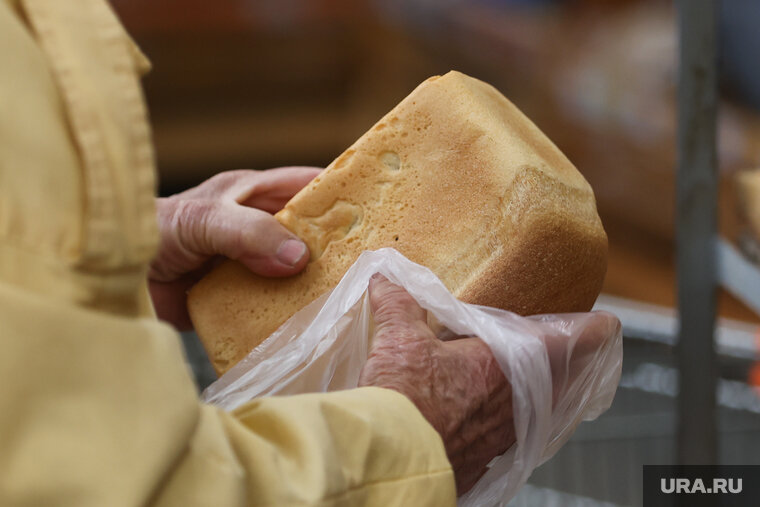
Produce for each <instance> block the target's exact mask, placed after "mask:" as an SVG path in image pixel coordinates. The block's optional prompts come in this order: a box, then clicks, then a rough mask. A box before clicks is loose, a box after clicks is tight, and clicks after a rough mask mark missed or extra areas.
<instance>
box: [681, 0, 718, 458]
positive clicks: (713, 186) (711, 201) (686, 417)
mask: <svg viewBox="0 0 760 507" xmlns="http://www.w3.org/2000/svg"><path fill="white" fill-rule="evenodd" d="M677 7H678V22H679V28H680V30H679V39H680V55H679V60H680V65H679V71H678V79H679V82H678V176H677V178H678V181H677V186H676V206H677V209H676V260H677V274H678V310H679V317H680V318H679V333H678V345H677V356H678V364H679V386H680V391H679V397H678V440H677V453H676V456H677V459H678V463H679V464H682V465H697V464H700V465H709V464H718V463H717V459H718V439H717V422H716V410H715V406H716V403H715V401H716V400H715V396H716V395H715V386H716V374H717V367H716V361H715V350H714V344H713V334H714V328H715V305H716V295H715V291H716V285H717V280H716V261H715V237H716V229H717V186H718V185H717V170H716V163H717V155H716V140H715V129H716V126H715V123H716V110H717V0H677Z"/></svg>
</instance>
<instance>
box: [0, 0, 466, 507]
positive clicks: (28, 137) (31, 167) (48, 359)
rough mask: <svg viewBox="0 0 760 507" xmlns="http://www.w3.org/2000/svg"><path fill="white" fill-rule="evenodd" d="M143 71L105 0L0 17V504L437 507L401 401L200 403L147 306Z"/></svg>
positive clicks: (428, 453) (150, 217)
mask: <svg viewBox="0 0 760 507" xmlns="http://www.w3.org/2000/svg"><path fill="white" fill-rule="evenodd" d="M147 67H148V62H147V60H146V59H145V58H144V56H143V55H142V54H141V53H140V51H139V50H138V49H137V47H136V46H135V45H134V43H133V42H132V41H131V39H130V38H129V37H128V35H127V34H126V33H125V32H124V30H123V28H122V26H121V25H120V24H119V22H118V21H117V19H116V17H115V16H114V14H113V12H112V11H111V8H110V7H109V5H108V4H107V3H106V2H105V1H103V0H0V346H1V348H0V505H2V506H4V507H5V506H55V505H61V506H69V505H70V506H98V507H103V506H108V507H118V506H135V505H182V506H192V505H207V506H219V507H225V506H238V505H278V506H279V505H325V506H328V505H378V506H387V505H410V506H422V505H435V506H440V505H453V504H454V502H455V491H454V489H455V488H454V480H453V474H452V471H451V467H450V465H449V463H448V461H447V459H446V454H445V451H444V449H443V445H442V443H441V440H440V437H439V436H438V434H437V433H436V432H435V431H434V430H433V429H432V427H431V426H430V425H429V424H428V423H427V422H426V421H425V420H424V418H423V417H422V416H421V414H420V413H419V412H418V411H417V410H416V409H415V407H414V406H413V405H412V404H411V403H410V402H409V401H408V400H407V399H406V398H405V397H404V396H402V395H400V394H398V393H395V392H393V391H389V390H385V389H379V388H362V389H355V390H350V391H343V392H338V393H329V394H318V395H314V394H309V395H300V396H292V397H283V398H277V397H273V398H267V399H261V400H254V401H252V402H250V403H249V404H247V405H244V406H242V407H241V408H239V409H238V410H236V411H234V412H231V413H226V412H223V411H221V410H219V409H217V408H215V407H212V406H208V405H203V404H201V403H200V402H199V400H198V395H197V391H196V388H195V386H194V384H193V382H192V379H191V377H190V376H189V373H188V369H187V367H186V365H185V364H184V357H183V352H182V349H181V345H180V340H179V337H178V335H177V333H176V332H175V331H174V330H173V329H172V328H171V327H169V326H167V325H165V324H162V323H160V322H158V321H157V320H156V319H155V317H154V315H153V311H152V308H151V304H150V300H149V298H148V295H147V283H146V273H147V264H148V262H149V261H150V259H151V257H152V256H153V255H154V252H155V250H156V247H157V242H158V232H157V226H156V218H155V209H154V201H153V199H154V194H153V193H154V185H155V183H154V161H153V152H152V147H151V138H150V131H149V128H148V124H147V121H146V111H145V104H144V102H143V99H142V94H141V90H140V85H139V75H140V74H141V73H142V72H144V71H145V70H147Z"/></svg>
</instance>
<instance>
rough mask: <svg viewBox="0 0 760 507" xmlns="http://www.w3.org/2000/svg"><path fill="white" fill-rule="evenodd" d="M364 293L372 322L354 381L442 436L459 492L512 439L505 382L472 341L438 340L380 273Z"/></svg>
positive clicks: (485, 348) (486, 352) (484, 351)
mask: <svg viewBox="0 0 760 507" xmlns="http://www.w3.org/2000/svg"><path fill="white" fill-rule="evenodd" d="M369 291H370V305H371V308H372V312H373V315H374V318H375V323H376V326H377V327H376V331H375V336H374V338H373V341H372V348H371V350H370V355H369V358H368V359H367V363H366V364H365V366H364V369H363V370H362V373H361V377H360V379H359V385H361V386H377V387H385V388H388V389H393V390H394V391H398V392H400V393H401V394H404V395H406V396H407V397H408V398H409V399H410V400H411V401H412V402H413V403H414V404H415V405H416V406H417V408H418V409H419V410H420V412H422V415H423V416H425V418H426V419H427V420H428V422H430V424H431V425H432V426H433V427H434V428H435V429H436V431H438V433H439V434H440V435H441V438H442V439H443V443H444V446H445V447H446V453H447V455H448V457H449V461H450V462H451V466H452V467H453V469H454V475H455V477H456V483H457V492H458V494H460V495H461V494H462V493H464V492H466V491H467V490H469V489H470V488H471V487H472V486H473V485H474V484H475V482H476V481H477V480H478V478H480V476H481V475H482V474H483V473H484V472H485V469H486V465H487V464H488V462H489V461H491V459H493V458H494V457H495V456H498V455H500V454H502V453H504V452H505V451H506V450H507V449H508V448H509V447H510V446H511V445H512V444H513V443H514V441H515V436H514V428H513V425H512V391H511V389H510V386H509V383H508V382H507V379H506V378H505V377H504V374H503V373H502V371H501V369H500V368H499V365H498V364H497V362H496V359H495V358H494V356H493V354H492V353H491V349H489V348H488V346H487V345H486V344H485V343H484V342H483V341H482V340H480V339H479V338H474V337H473V338H460V339H456V340H452V341H445V342H444V341H441V340H439V339H438V338H437V337H436V336H435V334H434V333H433V331H432V330H431V329H430V328H429V327H428V325H427V323H426V313H425V311H424V310H423V309H422V308H420V306H419V305H418V304H417V303H416V302H415V301H414V299H412V297H411V296H410V295H409V294H407V293H406V291H404V289H402V288H401V287H398V286H396V285H393V284H392V283H390V282H389V281H388V280H387V279H386V278H384V277H382V276H378V275H375V277H373V278H372V280H371V281H370V286H369Z"/></svg>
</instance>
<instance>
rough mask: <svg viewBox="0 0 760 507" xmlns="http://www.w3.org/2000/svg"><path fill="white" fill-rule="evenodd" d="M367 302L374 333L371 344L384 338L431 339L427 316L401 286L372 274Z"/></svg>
mask: <svg viewBox="0 0 760 507" xmlns="http://www.w3.org/2000/svg"><path fill="white" fill-rule="evenodd" d="M369 301H370V309H371V310H372V315H373V317H374V319H375V324H376V326H377V331H376V333H375V340H374V343H377V342H378V339H380V340H381V341H382V340H383V339H384V338H386V337H395V338H404V339H407V340H413V341H416V340H419V339H428V338H433V339H435V335H434V334H433V332H432V331H431V330H430V328H429V327H428V325H427V319H426V316H427V313H426V312H425V310H423V309H422V307H420V305H418V304H417V302H416V301H415V300H414V298H412V296H410V295H409V293H408V292H406V291H405V290H404V289H403V288H402V287H399V286H398V285H395V284H393V283H391V282H390V281H388V279H387V278H385V277H384V276H383V275H380V274H375V275H374V276H373V277H372V278H371V279H370V281H369Z"/></svg>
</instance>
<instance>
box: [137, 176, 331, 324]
mask: <svg viewBox="0 0 760 507" xmlns="http://www.w3.org/2000/svg"><path fill="white" fill-rule="evenodd" d="M319 172H320V169H318V168H314V167H283V168H278V169H270V170H268V171H252V170H238V171H228V172H224V173H220V174H218V175H216V176H214V177H212V178H210V179H208V180H207V181H205V182H204V183H202V184H201V185H199V186H197V187H194V188H191V189H190V190H187V191H185V192H182V193H180V194H176V195H173V196H171V197H167V198H161V199H158V200H157V202H156V207H157V211H158V224H159V231H160V236H161V243H160V247H159V251H158V254H157V255H156V258H155V259H154V260H153V263H152V264H151V266H150V272H149V275H148V276H149V280H150V291H151V297H152V299H153V303H154V306H155V307H156V312H157V313H158V316H159V317H160V318H161V319H163V320H166V321H168V322H171V323H172V324H174V325H175V326H176V327H177V328H179V329H189V328H190V327H191V324H190V318H189V316H188V314H187V307H186V292H187V290H188V289H189V288H190V287H191V286H192V285H193V284H194V283H195V282H197V281H198V280H199V279H200V278H201V277H202V276H203V275H204V274H205V273H206V272H207V271H208V270H209V269H210V268H211V267H212V265H213V262H214V260H215V259H216V258H217V257H218V256H224V257H227V258H230V259H235V260H237V261H239V262H240V263H242V264H243V265H245V266H247V267H248V268H249V269H250V270H251V271H253V272H254V273H257V274H259V275H263V276H290V275H294V274H296V273H298V272H300V271H301V270H302V269H303V268H304V267H305V266H306V264H307V262H308V260H309V250H308V248H306V245H305V244H304V243H303V242H302V241H301V240H300V239H299V238H298V237H296V236H295V235H294V234H293V233H291V232H290V231H288V230H287V229H286V228H285V227H283V226H282V225H281V224H280V223H279V222H278V221H277V220H275V218H274V217H273V216H272V213H275V212H277V211H279V210H280V209H282V208H283V206H285V204H286V203H287V202H288V201H289V200H290V198H291V197H293V196H294V195H295V194H296V193H297V192H298V191H299V190H301V189H302V188H303V187H304V186H305V185H306V184H307V183H309V182H310V181H311V180H312V179H313V178H314V177H315V176H317V175H318V174H319Z"/></svg>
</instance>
